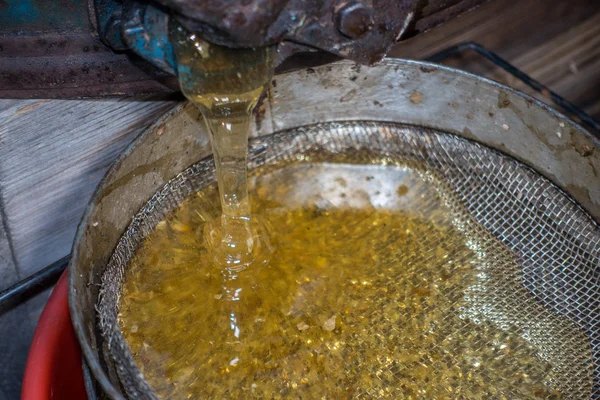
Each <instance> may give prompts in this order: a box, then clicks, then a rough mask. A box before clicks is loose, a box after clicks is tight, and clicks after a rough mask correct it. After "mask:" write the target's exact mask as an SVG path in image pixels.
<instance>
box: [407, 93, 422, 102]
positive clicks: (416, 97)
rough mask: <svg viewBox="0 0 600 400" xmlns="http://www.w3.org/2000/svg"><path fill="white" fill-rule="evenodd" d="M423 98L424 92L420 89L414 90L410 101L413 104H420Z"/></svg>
mask: <svg viewBox="0 0 600 400" xmlns="http://www.w3.org/2000/svg"><path fill="white" fill-rule="evenodd" d="M421 100H423V94H422V93H421V92H419V91H416V90H415V91H414V92H412V94H411V95H410V102H411V103H413V104H420V103H421Z"/></svg>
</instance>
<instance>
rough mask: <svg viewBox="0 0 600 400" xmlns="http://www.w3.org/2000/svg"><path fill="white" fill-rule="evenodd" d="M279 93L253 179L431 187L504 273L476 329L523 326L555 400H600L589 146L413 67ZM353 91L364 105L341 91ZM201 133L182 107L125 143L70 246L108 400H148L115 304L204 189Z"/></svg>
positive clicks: (594, 160) (522, 100)
mask: <svg viewBox="0 0 600 400" xmlns="http://www.w3.org/2000/svg"><path fill="white" fill-rule="evenodd" d="M276 79H277V81H278V82H277V86H276V88H273V89H272V90H271V93H270V94H271V96H270V98H269V101H268V102H266V103H265V104H264V105H263V109H262V110H261V111H262V113H264V114H262V115H260V116H259V118H258V120H257V127H256V128H257V129H256V130H257V134H258V135H259V136H260V137H257V138H255V139H253V140H252V143H251V148H250V166H251V168H252V169H254V168H257V167H259V166H264V165H270V164H274V163H281V162H284V163H285V162H286V161H293V160H297V159H301V158H302V156H303V155H306V154H318V155H319V156H318V157H319V158H320V159H321V160H323V161H335V159H336V156H338V155H340V154H345V153H348V152H354V153H356V152H358V153H360V154H364V162H373V160H387V161H386V162H391V163H397V164H400V165H418V166H420V168H422V170H423V171H424V172H423V175H422V176H423V179H424V180H428V179H435V180H436V181H438V182H441V183H440V184H439V185H438V186H439V187H440V192H439V197H440V198H441V199H442V200H443V201H445V202H446V203H447V204H448V205H449V207H450V208H451V209H452V212H453V213H454V214H455V215H456V216H457V221H458V223H459V224H461V226H463V227H464V229H467V230H469V229H476V230H481V231H482V232H484V233H485V234H486V235H490V236H491V237H493V238H494V240H495V242H497V243H499V244H498V245H494V246H493V247H491V248H489V249H487V250H488V251H503V252H507V253H508V254H510V256H511V259H512V260H514V262H511V263H498V264H494V265H491V266H490V267H489V268H490V269H489V270H488V271H487V272H488V273H489V275H490V276H491V278H490V279H492V280H491V281H489V282H488V286H487V287H486V288H485V290H484V291H486V295H485V296H484V297H481V298H475V300H473V302H472V307H473V308H472V313H474V314H473V316H474V315H475V314H477V313H480V314H481V313H484V314H485V317H486V318H488V319H490V320H493V321H494V323H496V324H498V325H510V324H513V325H517V326H519V327H520V328H521V329H522V330H523V332H524V337H526V339H527V340H528V341H530V342H531V343H534V344H535V347H536V348H537V349H538V351H539V353H540V356H541V357H542V358H545V359H548V360H553V361H554V362H555V363H554V364H555V365H558V367H557V370H556V371H555V374H554V375H553V376H554V378H553V379H554V382H553V385H554V386H555V387H556V388H560V390H561V392H563V393H564V395H565V398H573V399H584V398H600V228H599V227H598V225H597V222H596V221H595V219H594V216H595V217H596V218H597V217H598V209H599V206H598V201H599V198H598V197H597V196H596V194H597V193H599V188H600V183H599V182H598V179H597V177H596V171H597V169H596V168H598V165H599V158H598V151H597V150H596V148H597V147H596V146H597V144H596V142H595V141H594V139H592V138H591V136H589V134H587V133H586V132H585V131H583V130H582V129H581V128H579V127H577V126H576V125H574V124H573V123H571V122H569V121H568V120H566V119H564V118H563V117H562V116H560V115H558V114H556V113H555V112H553V111H552V110H550V109H549V108H547V107H546V106H544V105H542V104H541V103H538V102H536V101H534V100H532V99H530V98H527V97H525V96H523V95H520V94H518V93H516V92H514V91H511V90H510V89H507V88H505V87H501V86H499V85H497V84H495V83H493V82H490V81H485V80H482V79H479V78H475V77H473V76H470V75H467V74H464V73H461V72H457V71H453V70H450V69H447V68H443V67H437V66H432V65H427V64H422V63H415V62H393V61H390V62H387V63H384V64H383V65H382V66H379V67H375V68H370V69H366V68H362V69H361V68H358V67H354V66H353V65H351V64H349V63H345V62H343V63H339V64H334V65H330V66H325V67H321V68H319V69H317V70H312V71H309V72H304V71H303V72H295V73H291V74H288V75H285V76H282V77H277V78H276ZM358 80H360V81H362V84H361V86H360V89H361V90H360V92H359V91H358V90H357V89H355V88H352V87H351V85H352V84H353V82H356V81H358ZM390 85H391V88H390V87H389V86H390ZM441 85H446V87H445V90H442V91H440V90H439V89H440V87H442V88H444V86H441ZM311 92H312V93H313V95H312V97H311V98H304V97H302V96H301V95H302V94H307V93H311ZM328 111H329V112H328ZM325 114H327V115H325ZM428 116H429V117H430V119H427V117H428ZM197 119H198V115H197V113H196V112H195V111H194V110H193V109H192V108H189V107H185V108H180V109H179V110H176V111H174V112H173V113H171V115H169V116H167V117H166V118H165V119H163V121H160V122H159V123H157V125H155V126H154V127H153V128H151V129H150V130H149V131H148V132H147V133H146V134H144V135H143V136H142V137H141V138H139V139H137V141H136V143H134V144H133V145H132V147H131V148H130V149H129V150H128V151H127V152H126V153H125V155H123V156H122V157H121V159H120V160H119V161H118V162H117V164H116V165H115V166H114V167H113V168H112V169H111V171H110V172H109V174H108V175H107V177H106V178H105V180H104V181H103V183H102V184H101V186H100V188H99V191H98V193H97V194H96V196H95V198H94V199H93V200H92V203H91V205H90V207H88V210H87V212H86V215H85V217H84V222H83V223H82V226H81V227H80V230H79V233H78V237H77V240H76V244H75V247H74V259H73V263H72V265H71V270H70V271H71V272H70V273H71V295H70V304H71V312H72V315H73V320H74V325H75V328H76V331H77V333H78V336H79V339H80V341H81V343H82V348H83V351H84V355H85V356H86V359H87V362H88V363H89V365H90V369H91V370H92V372H93V374H94V376H95V378H96V379H97V381H98V383H99V385H100V386H101V388H102V389H103V391H104V392H105V393H106V394H107V395H108V396H110V397H112V398H122V396H123V395H126V396H127V397H129V398H144V399H145V398H156V397H155V395H154V394H153V393H152V391H151V388H150V387H149V385H148V384H147V383H146V381H145V380H144V377H143V375H142V374H141V373H140V371H139V369H138V367H137V366H136V365H135V362H134V361H133V358H132V357H131V353H130V350H129V348H128V347H127V345H126V343H125V341H124V340H123V337H122V334H121V332H119V330H118V325H117V323H116V317H117V311H118V300H119V293H120V288H121V283H122V280H123V276H124V270H125V268H127V264H128V261H129V260H130V259H131V257H132V256H133V254H134V253H135V250H136V248H137V246H138V245H139V244H140V243H141V241H142V240H143V239H144V237H146V236H147V235H148V234H149V233H150V232H151V231H152V229H153V227H154V226H155V225H156V224H157V223H158V222H159V221H160V220H161V219H162V218H163V217H164V216H165V215H167V214H168V213H169V212H170V211H172V210H174V209H175V208H176V207H177V206H178V204H180V203H181V201H183V200H184V199H185V198H186V197H187V196H189V195H190V194H192V193H194V192H196V191H198V190H200V189H202V188H203V187H204V186H206V185H207V184H210V183H211V182H213V181H214V169H213V168H214V167H213V165H212V161H211V159H210V158H204V157H206V156H207V155H208V153H207V147H208V139H207V136H206V134H205V133H202V135H201V136H198V133H197V131H198V130H201V129H202V128H201V125H199V123H198V122H197ZM327 121H331V122H327ZM315 122H319V123H316V124H315ZM273 132H275V133H273ZM265 134H266V135H265ZM478 142H479V143H478ZM186 151H187V153H186ZM198 159H201V161H199V162H196V160H198ZM574 171H577V173H576V174H575V173H574ZM544 175H545V176H544ZM548 178H551V179H548ZM590 214H591V215H590ZM132 216H133V218H132ZM461 221H462V222H461ZM484 250H486V249H484ZM492 264H493V263H492ZM478 299H479V300H478ZM490 305H492V306H490ZM482 310H487V311H485V312H484V311H482ZM490 310H491V311H490ZM532 321H535V323H533V322H532ZM98 327H99V328H100V329H98ZM92 389H93V388H92Z"/></svg>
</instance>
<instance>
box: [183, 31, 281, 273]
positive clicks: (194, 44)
mask: <svg viewBox="0 0 600 400" xmlns="http://www.w3.org/2000/svg"><path fill="white" fill-rule="evenodd" d="M171 38H172V42H173V44H174V47H175V52H176V55H177V64H178V77H179V82H180V86H181V89H182V91H183V94H184V95H185V96H186V97H187V98H188V99H189V100H190V101H191V102H192V103H193V104H195V105H196V106H198V108H199V109H200V111H201V112H202V116H203V117H204V120H205V122H206V125H207V128H208V131H209V132H210V136H211V144H212V149H213V156H214V160H215V167H216V171H217V182H218V186H219V194H220V200H221V210H222V214H221V218H219V219H217V220H215V221H214V222H212V223H211V224H210V225H208V226H207V227H206V229H205V240H206V242H207V243H208V245H209V247H210V249H211V253H212V254H213V257H214V258H215V261H216V262H217V263H218V264H221V265H222V266H223V267H224V268H229V269H236V270H240V269H243V268H245V267H246V266H248V265H250V264H251V263H253V262H255V261H257V260H258V259H259V258H260V259H263V261H265V260H264V257H265V255H266V254H267V253H268V249H269V245H268V240H269V238H268V235H266V232H265V230H264V227H263V225H262V224H261V223H260V219H258V218H252V216H251V215H250V202H249V200H248V184H247V175H248V169H247V162H246V158H247V153H248V135H249V129H250V122H251V119H252V111H253V109H254V107H255V106H256V103H257V102H258V99H259V97H260V95H261V94H262V92H263V91H264V88H265V87H266V86H267V85H268V84H269V82H270V81H271V77H272V75H273V54H272V52H273V51H272V49H271V48H269V47H261V48H256V49H229V48H226V47H220V46H216V45H213V44H210V43H208V42H205V41H203V40H202V39H201V38H200V37H198V36H197V35H196V34H194V33H190V32H188V31H186V30H185V29H184V28H183V27H181V26H176V25H174V26H173V27H172V29H171Z"/></svg>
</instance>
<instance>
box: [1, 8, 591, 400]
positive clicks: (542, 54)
mask: <svg viewBox="0 0 600 400" xmlns="http://www.w3.org/2000/svg"><path fill="white" fill-rule="evenodd" d="M469 40H471V41H476V42H479V43H481V44H483V45H484V46H486V47H488V48H489V49H491V50H493V51H495V52H497V53H498V54H499V55H500V56H502V57H504V58H506V59H507V60H508V61H510V62H511V63H513V64H514V65H516V66H517V67H519V68H521V69H522V70H524V71H525V72H526V73H528V74H529V75H531V76H532V77H534V78H535V79H538V80H539V81H541V82H542V83H544V84H546V85H548V86H549V87H550V88H551V89H553V90H555V91H556V92H558V93H559V94H561V95H563V96H564V97H565V98H567V99H568V100H570V101H572V102H574V103H576V104H577V105H579V106H580V107H582V108H584V109H585V110H586V111H587V112H588V113H590V114H592V115H593V116H595V117H596V118H597V119H600V1H597V0H570V1H564V0H563V1H547V0H522V1H514V0H492V1H490V2H489V3H488V4H486V5H484V6H481V7H480V8H478V9H477V10H475V11H473V12H472V13H470V14H467V15H464V16H462V17H460V18H458V19H456V20H454V21H451V22H449V23H447V24H445V25H443V26H441V27H438V28H436V29H434V30H432V31H430V32H428V33H425V34H423V35H420V36H418V37H416V38H414V39H410V40H409V41H407V42H404V43H402V44H401V45H400V46H398V47H397V48H396V49H394V50H393V51H392V53H391V54H390V55H391V56H395V57H404V58H413V59H422V58H424V57H426V56H428V55H430V54H433V53H435V52H436V51H439V50H441V49H443V48H445V47H447V46H449V45H452V44H457V43H460V42H463V41H469ZM447 64H448V65H452V66H455V67H458V68H462V69H465V70H467V71H471V72H474V73H477V74H480V75H485V76H488V77H491V78H493V79H496V80H498V81H501V82H505V83H507V84H509V85H510V86H513V87H516V88H518V89H523V87H522V85H520V84H519V83H518V82H516V81H515V80H514V79H512V78H510V77H509V76H507V74H506V73H504V72H501V71H499V70H498V69H497V68H496V67H495V66H494V65H492V64H490V63H488V62H486V61H484V60H483V59H482V58H481V57H479V56H477V55H474V54H465V55H464V56H461V57H457V58H455V59H452V60H449V61H448V62H447ZM542 100H543V99H542ZM172 105H173V103H172V102H168V101H165V100H164V99H149V98H136V99H104V100H85V101H36V100H27V101H14V100H0V199H2V201H3V202H4V204H5V208H4V212H5V214H6V221H5V225H6V227H7V228H8V232H6V233H7V236H3V230H2V224H0V288H2V287H5V286H8V282H9V281H10V282H11V283H12V282H13V281H16V280H17V279H18V278H19V277H21V278H22V277H25V276H26V275H28V274H30V273H31V272H33V271H35V270H37V269H39V268H41V267H43V266H45V265H47V264H49V263H51V262H53V261H56V260H57V259H59V258H60V257H62V256H64V255H65V254H67V253H68V252H69V251H70V248H71V242H72V240H73V235H74V232H75V229H76V226H77V223H78V221H79V219H80V217H81V214H82V212H83V209H84V207H85V205H86V204H87V202H88V199H89V197H90V196H91V194H92V192H93V190H94V188H95V186H96V185H97V183H98V181H99V180H100V178H101V177H102V175H103V174H104V172H105V170H106V168H107V167H108V165H109V164H110V163H111V162H112V160H113V159H114V158H115V157H116V155H117V154H118V153H119V152H120V151H121V150H122V149H123V148H124V147H125V146H126V145H127V143H129V142H130V141H131V139H132V138H133V137H135V135H136V134H137V133H138V132H140V131H141V130H142V129H143V128H144V127H146V126H147V125H149V124H150V123H151V122H152V121H153V120H154V119H155V118H156V117H158V116H159V115H160V114H161V113H163V112H164V111H165V110H167V109H168V108H169V107H171V106H172ZM0 217H1V214H0ZM10 243H12V247H13V248H14V250H15V255H14V260H15V261H16V262H13V261H12V260H13V257H12V255H11V253H10V247H9V244H10ZM15 264H16V265H15ZM43 299H44V297H43V296H42V297H41V299H38V300H36V301H34V302H33V303H31V304H29V305H27V306H24V307H21V308H19V309H17V310H14V311H13V312H11V313H10V314H8V315H5V316H3V317H2V316H0V335H1V336H0V337H2V338H3V339H2V344H0V357H2V360H3V361H2V363H0V377H1V378H0V400H4V399H15V398H18V391H19V384H18V382H19V379H20V377H21V376H22V368H23V366H24V360H25V357H26V351H27V349H28V345H29V341H30V340H31V336H32V332H33V327H34V324H35V322H36V321H37V317H38V315H39V311H40V307H41V304H42V303H43Z"/></svg>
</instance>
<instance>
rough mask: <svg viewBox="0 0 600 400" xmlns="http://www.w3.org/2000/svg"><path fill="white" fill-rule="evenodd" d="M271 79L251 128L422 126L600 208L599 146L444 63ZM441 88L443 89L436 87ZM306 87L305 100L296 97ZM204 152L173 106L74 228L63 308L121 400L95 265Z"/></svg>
mask: <svg viewBox="0 0 600 400" xmlns="http://www.w3.org/2000/svg"><path fill="white" fill-rule="evenodd" d="M276 79H277V80H278V85H277V88H276V89H272V91H271V93H270V97H269V100H268V101H267V102H265V103H264V104H263V109H262V110H261V113H259V118H258V120H257V129H256V130H257V134H258V135H265V134H269V133H271V132H274V131H280V130H285V129H293V128H297V127H299V126H303V125H307V124H311V123H314V122H317V121H336V120H337V121H340V120H375V121H393V122H399V123H408V124H411V125H418V126H429V127H432V128H437V129H439V130H443V131H448V132H451V133H453V134H456V135H459V136H463V137H468V138H471V139H475V140H476V141H479V142H481V143H483V144H485V145H487V146H489V147H491V148H498V149H500V150H502V151H503V152H504V153H506V154H508V155H510V156H512V157H514V158H516V159H519V160H521V161H524V162H525V163H526V164H528V165H529V166H531V167H533V168H534V169H535V170H536V171H537V172H539V173H541V174H542V175H546V176H548V177H549V178H551V180H552V181H553V182H554V183H556V184H557V185H558V186H560V187H562V188H563V189H565V190H566V191H567V192H568V193H569V195H570V196H571V197H573V198H575V199H576V200H577V202H578V203H579V204H581V205H582V206H583V207H584V208H585V209H586V210H587V211H588V212H589V213H590V214H591V215H592V216H593V218H596V219H597V218H598V216H599V215H600V212H599V210H600V206H599V204H598V202H599V201H600V199H599V196H596V194H597V193H600V183H599V182H598V180H597V179H594V178H595V173H596V172H595V171H596V168H598V166H600V163H599V160H600V156H599V154H598V153H599V152H598V151H595V149H596V148H597V146H598V144H597V143H596V142H595V141H594V139H593V138H591V136H590V135H589V134H588V133H586V132H585V131H584V130H583V129H581V128H580V127H579V126H577V125H575V124H573V123H572V122H570V121H568V120H567V119H566V118H564V117H563V116H561V115H559V114H557V113H556V112H554V111H553V110H551V109H550V108H548V107H547V106H545V105H543V104H541V103H539V102H537V101H535V100H533V99H531V98H529V97H527V96H524V95H522V94H519V93H517V92H515V91H512V90H510V89H508V88H506V87H503V86H501V85H498V84H496V83H494V82H491V81H487V80H484V79H481V78H477V77H474V76H472V75H469V74H465V73H462V72H459V71H455V70H452V69H449V68H444V67H439V66H434V65H431V64H424V63H418V62H407V61H388V62H385V63H384V64H383V65H381V66H378V67H375V68H364V67H363V68H359V67H356V66H354V65H352V64H350V63H347V62H342V63H337V64H334V65H329V66H324V67H321V68H317V69H315V70H311V71H308V72H304V71H300V72H294V73H290V74H287V75H284V76H280V77H277V78H276ZM358 81H361V82H362V83H361V85H360V87H359V88H360V90H361V91H360V96H358V95H357V94H356V93H357V90H356V89H354V88H353V87H352V82H358ZM443 85H446V86H445V90H441V91H440V87H444V86H443ZM357 87H358V86H357ZM415 92H417V94H415ZM308 93H309V94H310V98H308V96H303V95H304V94H308ZM199 131H201V132H202V133H201V134H200V135H199V134H198V132H199ZM556 132H559V133H560V135H559V134H557V133H556ZM590 149H591V151H590ZM208 154H209V151H208V137H207V135H206V133H205V132H204V129H203V127H202V125H201V121H200V122H199V121H198V115H197V112H195V111H194V110H193V108H191V107H189V106H183V107H180V108H179V109H177V110H174V111H173V112H172V113H171V114H170V115H168V116H167V117H165V118H163V119H162V120H161V121H159V122H158V123H157V124H156V125H155V126H154V127H152V128H151V129H149V130H148V131H147V132H146V133H145V134H143V135H142V136H141V137H140V138H138V139H137V140H136V142H135V143H134V144H133V145H132V146H131V147H130V148H129V149H128V150H127V152H126V153H125V154H124V155H123V156H121V157H120V159H119V160H118V161H117V163H116V164H115V166H113V168H111V170H110V171H109V173H108V174H107V176H106V177H105V179H104V181H103V183H102V184H101V185H100V187H99V190H98V192H97V193H96V195H95V196H94V199H93V200H92V203H91V204H90V206H89V207H88V209H87V211H86V214H85V216H84V220H83V222H82V225H81V226H80V229H79V232H78V235H77V239H76V243H75V245H74V253H73V255H74V258H73V262H72V264H71V270H70V284H71V293H70V306H71V313H72V316H73V322H74V326H75V328H76V332H77V334H78V337H79V339H80V342H81V344H82V350H83V353H84V356H85V357H86V360H87V362H88V363H89V365H90V369H91V370H92V372H93V373H94V376H95V377H96V379H97V380H98V382H99V384H100V385H101V386H102V389H103V390H104V391H105V392H106V393H107V394H108V395H109V396H111V397H113V398H121V395H120V393H119V388H118V387H119V384H118V379H117V377H116V376H114V375H113V376H111V377H110V378H109V376H110V375H112V374H110V368H108V367H107V365H106V362H105V360H103V356H102V353H103V351H102V349H103V348H104V347H106V342H104V341H103V340H102V337H101V336H100V335H99V332H98V331H97V329H96V326H97V325H96V320H95V312H94V306H95V304H96V299H97V296H98V284H99V283H100V278H101V275H102V272H103V270H104V268H105V266H106V265H107V262H108V259H109V257H110V255H111V254H112V252H113V250H114V248H115V245H116V244H117V242H118V240H119V238H120V237H121V235H122V234H123V232H124V231H125V230H126V227H127V226H128V225H129V222H130V221H131V220H130V216H131V215H134V214H135V213H136V212H137V211H138V210H140V209H141V208H142V206H143V204H145V203H146V201H147V200H148V199H149V198H150V197H151V196H152V194H153V193H154V192H156V191H157V190H158V189H159V188H161V187H162V186H164V184H165V183H166V182H167V181H168V180H169V179H170V178H171V177H173V176H175V175H176V174H177V173H178V172H179V171H182V170H184V169H185V167H186V166H188V165H191V164H193V163H194V161H195V160H198V159H200V158H202V157H204V156H206V155H208ZM561 160H562V161H563V162H561ZM574 170H575V171H577V173H574ZM565 210H566V209H565ZM580 211H581V210H580ZM563 212H564V211H563ZM590 221H591V220H590ZM108 362H109V363H110V360H108Z"/></svg>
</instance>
